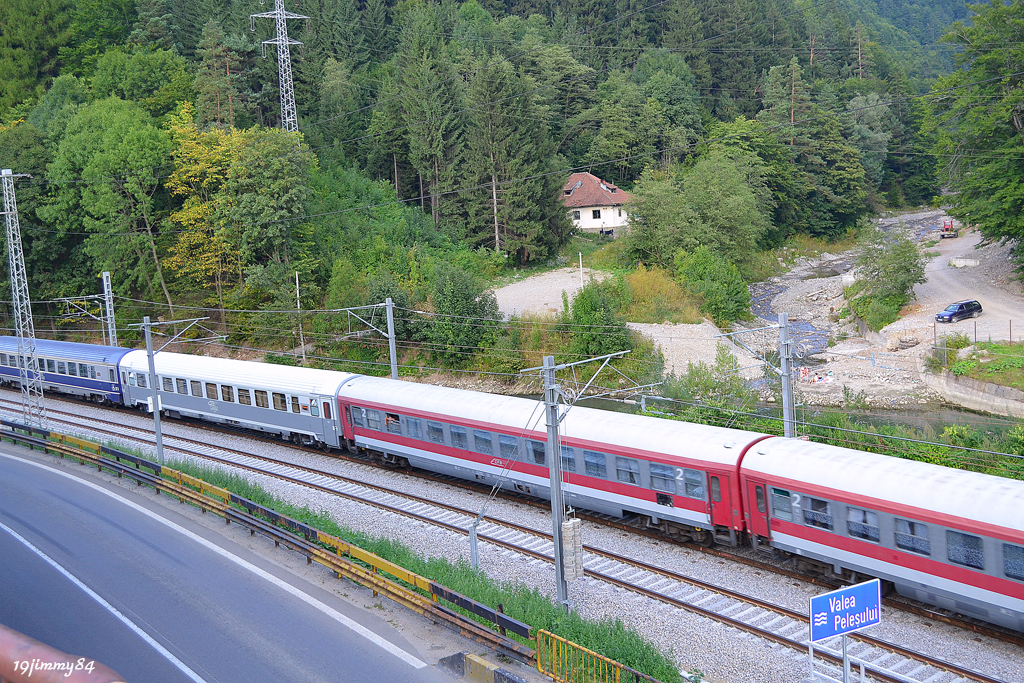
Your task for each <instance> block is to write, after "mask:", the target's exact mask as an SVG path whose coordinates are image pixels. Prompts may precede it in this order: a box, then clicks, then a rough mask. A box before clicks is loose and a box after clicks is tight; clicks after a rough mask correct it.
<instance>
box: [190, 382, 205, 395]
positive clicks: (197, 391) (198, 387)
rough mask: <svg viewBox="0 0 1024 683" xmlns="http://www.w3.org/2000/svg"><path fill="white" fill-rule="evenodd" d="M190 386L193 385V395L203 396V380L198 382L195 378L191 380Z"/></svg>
mask: <svg viewBox="0 0 1024 683" xmlns="http://www.w3.org/2000/svg"><path fill="white" fill-rule="evenodd" d="M189 386H191V387H192V395H193V396H198V397H199V398H202V397H203V384H202V382H197V381H196V380H194V379H193V380H189Z"/></svg>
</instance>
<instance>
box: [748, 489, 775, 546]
mask: <svg viewBox="0 0 1024 683" xmlns="http://www.w3.org/2000/svg"><path fill="white" fill-rule="evenodd" d="M745 509H746V511H747V525H748V528H749V529H750V533H751V535H754V536H763V537H764V538H770V537H771V526H770V524H769V522H768V486H767V485H766V484H765V483H764V482H760V481H751V480H749V479H748V480H747V504H746V506H745Z"/></svg>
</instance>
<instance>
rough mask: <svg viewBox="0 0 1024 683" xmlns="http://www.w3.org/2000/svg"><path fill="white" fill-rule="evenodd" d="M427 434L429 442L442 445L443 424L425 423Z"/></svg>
mask: <svg viewBox="0 0 1024 683" xmlns="http://www.w3.org/2000/svg"><path fill="white" fill-rule="evenodd" d="M427 436H428V437H430V442H431V443H439V444H441V445H442V446H443V445H444V425H443V424H441V423H440V422H428V423H427Z"/></svg>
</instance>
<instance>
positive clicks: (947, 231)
mask: <svg viewBox="0 0 1024 683" xmlns="http://www.w3.org/2000/svg"><path fill="white" fill-rule="evenodd" d="M959 236H960V231H959V230H958V229H957V228H955V227H954V226H953V221H943V223H942V232H940V233H939V239H945V238H947V237H959Z"/></svg>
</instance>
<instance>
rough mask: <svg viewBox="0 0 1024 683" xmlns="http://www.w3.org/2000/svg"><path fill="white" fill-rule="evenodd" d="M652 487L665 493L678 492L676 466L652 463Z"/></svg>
mask: <svg viewBox="0 0 1024 683" xmlns="http://www.w3.org/2000/svg"><path fill="white" fill-rule="evenodd" d="M651 488H652V489H654V490H655V491H664V492H665V493H675V492H676V468H674V467H672V466H671V465H661V464H659V463H656V462H652V463H651Z"/></svg>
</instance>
